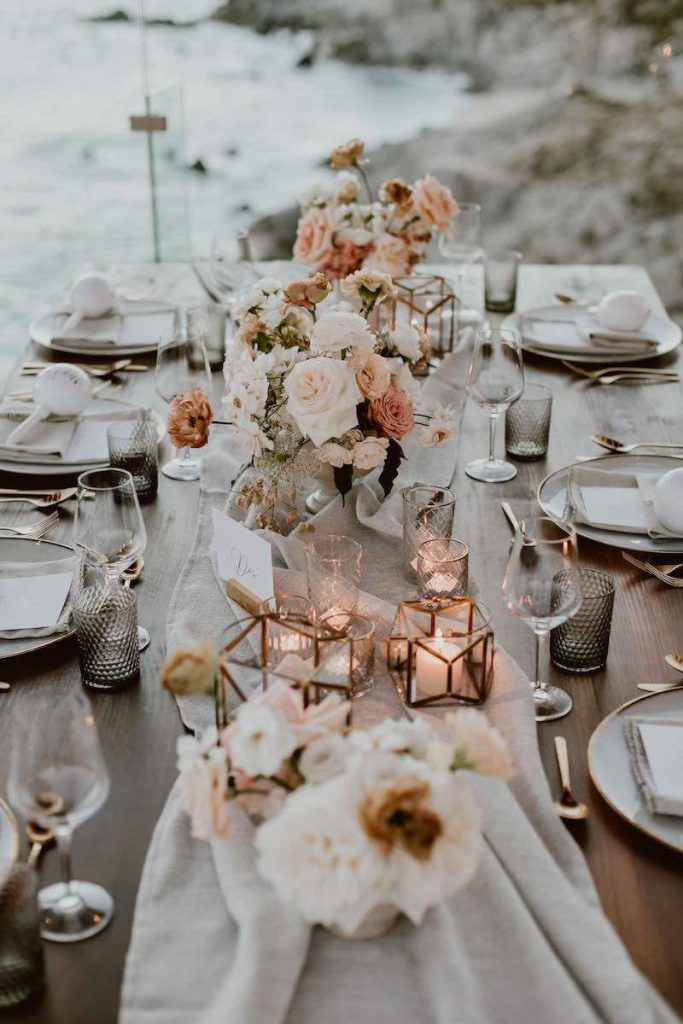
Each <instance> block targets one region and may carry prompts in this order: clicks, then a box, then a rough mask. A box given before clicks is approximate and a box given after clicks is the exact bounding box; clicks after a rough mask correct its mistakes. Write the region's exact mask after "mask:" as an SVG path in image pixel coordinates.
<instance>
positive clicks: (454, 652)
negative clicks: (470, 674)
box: [415, 636, 462, 699]
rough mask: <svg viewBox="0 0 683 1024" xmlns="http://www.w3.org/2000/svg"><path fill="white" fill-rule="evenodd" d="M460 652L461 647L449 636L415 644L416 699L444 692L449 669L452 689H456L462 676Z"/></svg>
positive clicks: (446, 687)
mask: <svg viewBox="0 0 683 1024" xmlns="http://www.w3.org/2000/svg"><path fill="white" fill-rule="evenodd" d="M461 654H462V648H461V647H459V646H458V644H457V643H456V642H455V641H454V640H452V639H451V638H446V637H443V636H437V637H435V638H434V639H433V640H429V641H423V643H420V644H417V645H416V654H415V681H416V688H417V695H418V699H423V698H425V697H439V696H441V695H442V694H444V693H446V692H447V690H448V673H449V669H450V671H451V680H452V689H455V690H457V685H458V683H459V681H460V677H461V676H462V661H461V660H460V655H461ZM444 658H445V659H446V660H445V661H444V660H443V659H444ZM456 659H457V660H456Z"/></svg>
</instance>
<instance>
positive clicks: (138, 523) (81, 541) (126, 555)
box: [73, 469, 150, 651]
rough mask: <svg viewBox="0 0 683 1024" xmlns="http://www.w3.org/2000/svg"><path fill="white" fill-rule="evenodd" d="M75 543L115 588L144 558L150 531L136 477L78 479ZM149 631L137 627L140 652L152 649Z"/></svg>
mask: <svg viewBox="0 0 683 1024" xmlns="http://www.w3.org/2000/svg"><path fill="white" fill-rule="evenodd" d="M73 544H74V546H75V547H78V548H80V549H81V551H82V552H83V558H84V561H85V563H86V565H88V566H90V567H91V568H93V569H97V570H99V571H101V572H103V573H104V574H105V576H106V577H107V579H108V580H109V582H110V583H111V584H112V585H114V586H119V585H121V573H122V572H123V570H124V569H128V568H129V566H131V565H133V563H134V562H136V561H137V560H138V558H139V557H140V555H142V553H143V551H144V550H145V547H146V546H147V531H146V530H145V521H144V519H143V518H142V512H141V511H140V504H139V502H138V496H137V494H136V493H135V484H134V482H133V477H132V476H131V474H130V473H129V472H128V470H127V469H89V470H88V471H87V472H85V473H81V475H80V476H79V478H78V497H77V500H76V512H75V515H74V529H73ZM149 642H150V636H149V631H148V630H146V629H145V628H144V626H138V649H139V650H141V651H144V650H145V648H146V647H148V646H149Z"/></svg>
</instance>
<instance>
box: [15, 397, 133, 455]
mask: <svg viewBox="0 0 683 1024" xmlns="http://www.w3.org/2000/svg"><path fill="white" fill-rule="evenodd" d="M33 410H34V406H33V404H32V403H30V402H14V403H4V404H3V405H0V458H3V459H6V460H7V461H11V462H44V463H46V464H48V463H57V462H58V463H60V464H63V465H65V466H66V465H70V464H72V465H81V464H82V463H86V462H93V463H98V462H104V463H106V462H108V461H109V452H108V447H107V427H108V426H109V425H110V424H111V423H114V422H118V421H120V420H135V419H137V418H138V417H139V416H140V414H141V409H139V408H138V407H137V406H133V405H125V406H124V405H120V404H118V403H116V402H115V401H110V400H109V399H93V401H92V402H90V403H89V405H87V406H86V408H85V410H84V412H83V413H82V414H81V415H80V416H76V417H73V418H70V419H61V418H59V417H53V416H51V417H49V418H48V419H45V420H40V422H38V423H36V424H35V426H34V427H33V428H32V429H31V431H30V433H29V435H28V437H25V438H24V440H23V441H22V442H21V443H20V444H7V441H6V439H7V438H8V437H9V435H10V434H11V432H12V431H13V430H14V428H15V427H16V426H17V425H18V423H20V422H21V421H22V420H23V419H25V418H26V417H28V416H30V414H31V413H32V412H33Z"/></svg>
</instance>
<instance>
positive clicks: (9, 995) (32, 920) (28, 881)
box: [0, 863, 44, 1010]
mask: <svg viewBox="0 0 683 1024" xmlns="http://www.w3.org/2000/svg"><path fill="white" fill-rule="evenodd" d="M36 881H37V879H36V874H35V872H34V871H32V870H31V869H30V868H27V867H25V866H24V865H23V864H3V863H0V1010H2V1009H6V1008H8V1007H10V1006H18V1005H19V1004H20V1003H24V1002H26V1000H27V999H30V998H31V996H34V995H37V994H38V993H39V992H41V991H42V989H43V986H44V972H43V944H42V941H41V938H40V926H39V917H38V901H37V897H36Z"/></svg>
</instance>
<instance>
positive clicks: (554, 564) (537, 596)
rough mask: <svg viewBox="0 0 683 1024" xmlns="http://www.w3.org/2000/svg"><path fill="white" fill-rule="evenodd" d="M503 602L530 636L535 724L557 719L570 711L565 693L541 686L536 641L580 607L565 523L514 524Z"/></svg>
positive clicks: (572, 543) (572, 542)
mask: <svg viewBox="0 0 683 1024" xmlns="http://www.w3.org/2000/svg"><path fill="white" fill-rule="evenodd" d="M502 590H503V597H504V599H505V603H506V605H507V607H508V608H509V610H510V611H511V612H512V613H513V615H516V616H517V617H518V618H520V619H524V621H525V622H528V623H529V625H530V626H531V628H532V629H533V631H534V634H535V637H536V662H535V672H534V682H533V683H532V687H531V690H532V695H533V698H534V707H535V710H536V721H537V722H547V721H550V720H552V719H554V718H562V717H563V715H566V714H568V713H569V712H570V711H571V708H572V699H571V697H570V696H569V694H568V693H565V692H564V690H561V689H560V688H559V687H557V686H550V685H549V684H548V683H543V682H541V679H540V673H539V665H540V651H541V640H542V639H544V638H545V637H547V636H548V634H549V633H550V630H551V629H553V627H554V626H559V625H561V623H563V622H566V621H567V619H570V618H571V617H572V615H574V614H575V613H576V612H577V611H578V610H579V608H580V607H581V582H580V577H579V571H578V548H577V544H576V534H575V533H574V530H573V529H572V528H571V527H570V526H568V525H567V524H562V523H556V522H555V521H554V520H553V519H549V518H547V517H545V516H540V517H537V518H532V519H527V520H525V521H524V522H522V523H520V524H519V526H518V528H517V530H516V532H515V538H514V541H513V543H512V550H511V551H510V557H509V559H508V564H507V568H506V570H505V576H504V578H503V586H502Z"/></svg>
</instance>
